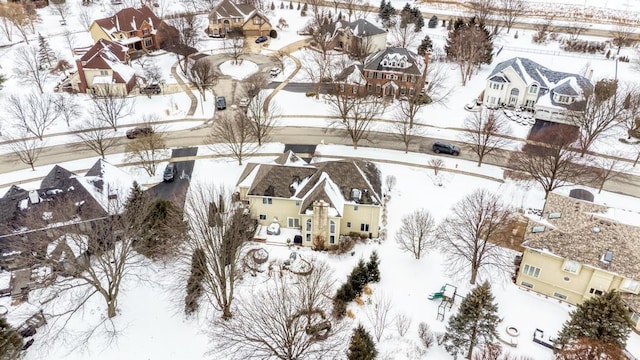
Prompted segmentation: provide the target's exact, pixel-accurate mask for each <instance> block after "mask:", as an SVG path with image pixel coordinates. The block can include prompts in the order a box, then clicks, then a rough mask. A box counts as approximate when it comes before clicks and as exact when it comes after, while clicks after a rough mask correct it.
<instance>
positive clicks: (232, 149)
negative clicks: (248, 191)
mask: <svg viewBox="0 0 640 360" xmlns="http://www.w3.org/2000/svg"><path fill="white" fill-rule="evenodd" d="M207 142H208V144H209V148H210V149H211V150H212V151H213V152H215V153H217V154H220V155H226V156H232V157H234V158H236V159H237V160H238V165H242V160H244V159H245V158H246V157H247V156H251V155H253V154H254V153H255V152H256V151H257V150H258V146H257V144H256V138H255V136H254V132H253V126H252V124H251V121H250V120H249V119H248V118H247V117H246V116H244V115H241V114H234V115H229V114H224V115H222V117H221V118H220V119H219V120H216V121H215V122H214V124H213V129H211V134H209V137H208V139H207Z"/></svg>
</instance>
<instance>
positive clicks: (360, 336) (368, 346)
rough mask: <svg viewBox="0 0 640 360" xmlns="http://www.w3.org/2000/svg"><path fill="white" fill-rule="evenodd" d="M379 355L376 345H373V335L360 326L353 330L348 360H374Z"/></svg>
mask: <svg viewBox="0 0 640 360" xmlns="http://www.w3.org/2000/svg"><path fill="white" fill-rule="evenodd" d="M377 355H378V351H377V350H376V345H375V344H374V343H373V339H372V338H371V334H369V332H368V331H367V330H366V329H365V328H364V327H363V326H362V325H358V327H357V328H355V329H354V330H353V335H352V336H351V342H350V343H349V351H348V352H347V359H348V360H373V359H375V358H376V356H377Z"/></svg>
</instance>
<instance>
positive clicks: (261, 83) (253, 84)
mask: <svg viewBox="0 0 640 360" xmlns="http://www.w3.org/2000/svg"><path fill="white" fill-rule="evenodd" d="M267 85H269V80H268V79H267V77H266V76H265V75H264V74H262V73H259V72H258V73H255V74H251V75H249V76H248V77H247V78H245V79H244V81H242V88H243V90H244V92H245V94H246V95H247V96H248V97H249V98H253V97H254V96H256V95H258V94H259V93H260V91H262V90H263V89H266V88H267Z"/></svg>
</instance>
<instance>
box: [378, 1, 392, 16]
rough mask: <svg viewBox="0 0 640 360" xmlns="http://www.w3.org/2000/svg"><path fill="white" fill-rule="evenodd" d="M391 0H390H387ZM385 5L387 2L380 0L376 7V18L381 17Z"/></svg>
mask: <svg viewBox="0 0 640 360" xmlns="http://www.w3.org/2000/svg"><path fill="white" fill-rule="evenodd" d="M389 1H391V0H389ZM385 7H387V2H386V1H384V0H381V1H380V7H379V8H378V18H379V19H382V13H383V12H384V9H385Z"/></svg>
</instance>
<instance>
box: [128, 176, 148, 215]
mask: <svg viewBox="0 0 640 360" xmlns="http://www.w3.org/2000/svg"><path fill="white" fill-rule="evenodd" d="M146 202H147V194H146V193H145V192H144V191H143V190H142V188H141V187H140V184H138V182H137V181H134V182H133V186H132V188H131V193H130V194H129V198H128V199H127V202H126V203H125V204H124V213H125V215H130V216H136V215H137V214H139V212H140V211H141V210H142V209H143V208H144V207H145V204H146Z"/></svg>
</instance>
